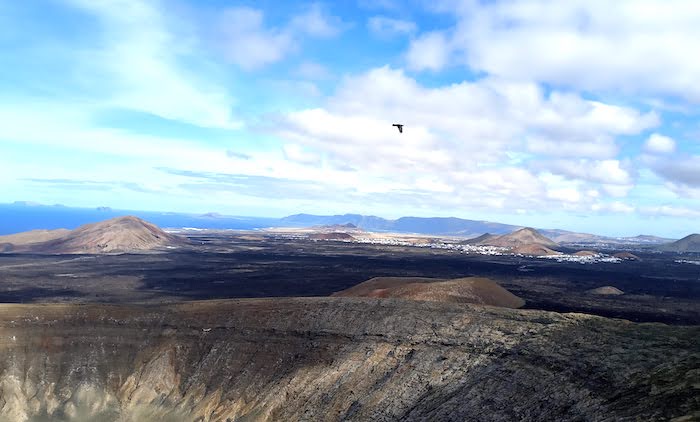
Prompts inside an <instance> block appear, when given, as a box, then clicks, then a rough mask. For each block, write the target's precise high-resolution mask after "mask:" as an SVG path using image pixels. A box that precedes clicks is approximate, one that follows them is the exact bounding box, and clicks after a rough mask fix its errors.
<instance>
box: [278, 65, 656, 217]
mask: <svg viewBox="0 0 700 422" xmlns="http://www.w3.org/2000/svg"><path fill="white" fill-rule="evenodd" d="M416 99H420V100H419V101H417V100H416ZM395 122H401V123H404V124H405V125H406V126H405V128H404V132H403V133H402V134H399V133H398V131H396V129H395V128H393V127H392V126H391V124H392V123H395ZM656 124H658V117H657V116H656V115H655V114H653V113H641V112H639V111H637V110H634V109H631V108H627V107H621V106H613V105H608V104H603V103H601V102H595V101H590V100H586V99H583V98H581V97H580V96H577V95H574V94H571V93H559V92H551V93H546V92H544V91H543V90H542V89H541V88H540V87H539V86H538V85H537V84H532V83H517V82H508V81H504V80H501V79H494V78H485V79H481V80H477V81H471V82H466V81H465V82H462V83H457V84H452V85H445V86H439V87H433V88H427V87H425V86H422V85H421V84H419V83H418V82H417V81H416V80H414V79H412V78H410V77H408V76H407V75H406V74H405V73H404V72H403V71H401V70H397V69H392V68H389V67H381V68H376V69H373V70H371V71H369V72H366V73H364V74H361V75H356V76H352V77H347V78H345V79H344V81H343V82H342V83H341V84H340V86H339V87H338V89H337V91H336V93H335V94H334V95H332V96H331V97H329V98H328V99H327V100H326V104H325V105H324V106H323V107H318V108H313V109H306V110H301V111H297V112H291V113H287V114H284V115H282V116H280V119H279V121H276V122H274V125H275V126H274V127H272V128H271V129H270V130H272V131H273V132H275V133H276V134H277V135H278V136H280V137H281V138H284V139H286V140H288V141H289V143H292V144H297V145H302V146H307V147H309V148H311V149H313V150H314V151H319V152H322V153H323V155H324V159H325V160H328V162H329V163H340V164H342V165H346V166H350V167H352V168H356V169H359V170H360V171H362V173H363V174H367V175H371V176H372V177H375V178H383V179H386V180H391V181H393V182H394V183H396V186H400V187H401V188H402V189H404V188H406V187H416V186H420V187H421V189H424V190H428V191H430V190H434V192H435V194H436V196H440V195H443V194H445V193H446V192H450V193H449V196H450V199H449V200H448V199H447V198H445V200H448V201H452V202H455V203H459V202H460V201H461V203H462V204H469V206H472V205H473V204H475V203H476V202H483V203H484V204H485V203H488V204H490V205H491V206H494V207H513V208H525V207H531V208H543V207H547V206H549V205H551V204H553V203H559V204H569V205H567V206H572V205H571V204H584V203H591V201H593V200H594V199H595V198H594V196H592V195H589V194H588V193H589V192H592V191H594V192H595V193H596V197H597V196H599V195H600V194H601V193H603V194H605V195H608V196H615V197H618V196H624V195H626V193H627V192H628V191H629V190H630V189H631V187H632V186H633V184H634V172H633V171H632V170H631V169H630V164H629V163H628V162H624V161H622V160H619V159H616V158H614V156H615V154H616V153H617V149H618V148H617V145H616V140H615V139H616V137H617V136H619V135H631V134H636V133H640V132H643V131H644V130H646V129H647V128H649V127H652V126H654V125H656ZM533 139H540V140H544V141H545V142H551V147H550V148H542V150H541V151H540V154H539V158H538V160H539V164H538V165H536V166H529V165H528V163H527V159H526V158H525V159H523V158H521V159H519V160H516V161H515V162H514V161H513V160H512V157H514V156H520V157H528V154H530V155H531V152H532V150H533V148H532V145H533V144H532V140H533ZM561 139H564V141H565V142H570V143H571V144H572V146H571V149H572V151H571V152H570V154H571V156H576V157H579V158H577V159H567V158H561V157H566V156H567V152H565V151H562V141H561ZM601 145H602V147H601ZM601 150H602V152H601ZM587 151H591V152H589V153H587ZM580 157H591V158H580ZM523 160H524V161H523ZM513 163H517V165H514V164H513ZM542 172H544V173H548V172H553V173H556V174H558V175H560V176H564V177H563V178H562V177H559V178H547V177H545V175H544V173H542ZM477 198H478V200H477Z"/></svg>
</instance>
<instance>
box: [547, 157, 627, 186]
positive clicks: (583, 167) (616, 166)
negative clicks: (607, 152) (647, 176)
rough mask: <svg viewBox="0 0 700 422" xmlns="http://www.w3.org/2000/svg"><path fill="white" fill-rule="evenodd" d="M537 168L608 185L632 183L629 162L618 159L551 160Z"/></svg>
mask: <svg viewBox="0 0 700 422" xmlns="http://www.w3.org/2000/svg"><path fill="white" fill-rule="evenodd" d="M537 167H539V168H545V169H547V170H549V171H551V172H553V173H556V174H561V175H564V176H567V177H570V178H573V179H581V180H586V181H590V182H597V183H601V184H610V185H629V184H631V183H632V176H631V174H630V170H629V168H625V167H629V163H627V164H623V163H622V162H621V161H620V160H588V159H579V160H552V161H548V162H544V163H541V164H540V165H539V166H537Z"/></svg>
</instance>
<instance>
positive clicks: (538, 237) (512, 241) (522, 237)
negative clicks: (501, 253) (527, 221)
mask: <svg viewBox="0 0 700 422" xmlns="http://www.w3.org/2000/svg"><path fill="white" fill-rule="evenodd" d="M481 244H482V245H489V246H501V247H504V248H515V247H519V246H524V245H540V246H546V247H548V248H553V247H556V246H558V245H557V243H556V242H554V241H553V240H552V239H549V238H548V237H546V236H543V235H542V234H540V233H539V232H538V231H537V230H535V229H533V228H530V227H525V228H523V229H520V230H516V231H514V232H513V233H510V234H505V235H502V236H498V237H493V238H490V239H486V240H484V241H482V242H481Z"/></svg>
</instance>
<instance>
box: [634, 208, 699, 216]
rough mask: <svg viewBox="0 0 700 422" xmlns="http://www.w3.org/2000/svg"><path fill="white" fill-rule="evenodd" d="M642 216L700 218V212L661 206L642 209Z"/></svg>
mask: <svg viewBox="0 0 700 422" xmlns="http://www.w3.org/2000/svg"><path fill="white" fill-rule="evenodd" d="M640 211H641V213H642V214H645V215H650V216H668V217H685V218H700V210H699V209H697V208H695V209H693V208H688V207H683V206H674V205H660V206H647V207H641V208H640Z"/></svg>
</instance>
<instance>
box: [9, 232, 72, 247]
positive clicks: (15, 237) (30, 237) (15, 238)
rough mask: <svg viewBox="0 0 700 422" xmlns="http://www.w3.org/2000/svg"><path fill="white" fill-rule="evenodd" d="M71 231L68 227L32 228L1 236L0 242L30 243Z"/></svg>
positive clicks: (43, 240) (61, 235) (55, 237)
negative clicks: (53, 228) (52, 228)
mask: <svg viewBox="0 0 700 422" xmlns="http://www.w3.org/2000/svg"><path fill="white" fill-rule="evenodd" d="M68 233H70V230H67V229H56V230H32V231H28V232H21V233H14V234H8V235H5V236H0V243H11V244H13V245H15V246H19V245H28V244H30V243H40V242H47V241H49V240H53V239H58V238H59V237H63V236H65V235H67V234H68Z"/></svg>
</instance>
